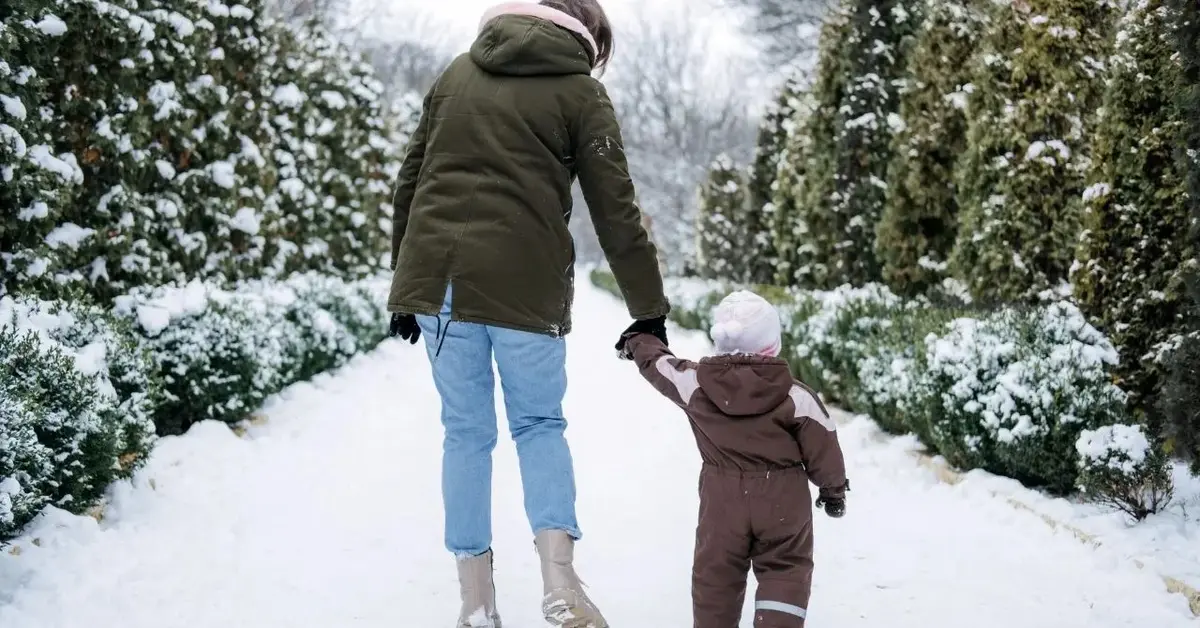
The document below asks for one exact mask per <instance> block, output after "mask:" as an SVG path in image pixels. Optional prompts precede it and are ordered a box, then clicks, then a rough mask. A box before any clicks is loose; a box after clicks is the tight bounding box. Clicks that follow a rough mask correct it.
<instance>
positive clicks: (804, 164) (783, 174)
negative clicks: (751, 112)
mask: <svg viewBox="0 0 1200 628" xmlns="http://www.w3.org/2000/svg"><path fill="white" fill-rule="evenodd" d="M792 110H793V111H792V117H791V119H790V120H787V121H785V122H784V128H785V130H786V131H787V137H786V138H785V141H784V145H783V149H782V152H781V153H780V155H779V160H778V165H777V172H776V175H775V180H774V182H772V184H771V201H770V206H771V213H770V219H771V224H770V225H768V227H769V229H770V237H771V240H772V246H771V250H772V251H773V252H774V256H775V257H774V259H773V260H772V261H773V266H774V268H773V274H772V275H771V276H770V277H765V278H764V280H765V283H774V284H776V285H780V286H790V285H792V284H793V283H794V282H795V278H796V276H797V274H796V273H797V269H798V264H799V255H800V251H801V249H802V247H803V246H804V244H805V241H806V240H807V233H808V225H807V223H806V222H805V216H806V215H807V214H806V213H805V212H804V209H803V204H802V202H801V197H802V194H803V191H804V175H805V173H806V172H807V168H808V161H809V159H810V155H809V151H810V150H812V146H811V144H812V142H811V137H812V136H811V135H810V134H809V133H808V132H807V126H808V124H809V121H810V119H811V116H812V112H813V98H812V93H811V92H809V91H804V92H802V93H798V94H796V95H795V97H794V99H793V104H792Z"/></svg>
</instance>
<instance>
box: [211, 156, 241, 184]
mask: <svg viewBox="0 0 1200 628" xmlns="http://www.w3.org/2000/svg"><path fill="white" fill-rule="evenodd" d="M208 170H209V173H210V174H211V175H212V179H213V183H216V184H217V185H219V186H221V187H223V188H225V189H226V190H232V189H233V186H235V185H237V178H236V177H235V175H234V166H233V164H232V163H230V162H228V161H217V162H213V163H212V164H210V165H209V166H208Z"/></svg>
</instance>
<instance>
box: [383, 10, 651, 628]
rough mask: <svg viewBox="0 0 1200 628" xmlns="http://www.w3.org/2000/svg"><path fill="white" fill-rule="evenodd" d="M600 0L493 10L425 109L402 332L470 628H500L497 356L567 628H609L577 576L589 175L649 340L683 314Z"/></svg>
mask: <svg viewBox="0 0 1200 628" xmlns="http://www.w3.org/2000/svg"><path fill="white" fill-rule="evenodd" d="M612 50H613V37H612V27H611V26H610V24H609V21H608V18H607V17H606V15H605V13H604V10H603V9H602V8H601V7H600V5H599V4H598V3H597V2H596V0H543V2H541V4H540V5H539V4H527V3H508V4H503V5H500V6H497V7H495V8H493V9H491V10H489V11H488V12H487V13H485V14H484V17H483V20H482V22H481V25H480V32H479V36H478V38H477V39H476V41H475V43H474V44H473V45H472V46H471V50H470V52H469V53H467V54H464V55H462V56H460V57H459V58H457V59H456V60H455V61H454V62H453V63H451V64H450V67H449V68H447V69H446V71H445V72H444V73H443V74H442V75H441V77H439V78H438V80H437V82H436V83H435V85H434V86H433V88H432V89H431V90H430V93H429V94H428V95H427V96H426V98H425V103H424V109H423V111H422V115H421V120H420V123H419V124H418V128H417V131H416V133H415V134H414V135H413V138H412V140H411V142H410V144H409V149H408V154H407V156H406V157H405V159H404V164H403V167H402V169H401V172H400V181H399V187H398V189H397V191H396V198H395V201H394V205H395V222H394V227H393V236H392V240H393V242H392V260H393V262H392V264H393V270H394V271H395V276H394V278H393V281H392V288H391V295H390V297H389V299H388V310H389V311H390V312H393V316H392V324H391V334H392V335H393V336H397V335H398V336H401V337H403V338H404V339H406V340H409V341H411V342H413V343H415V342H416V341H417V339H418V338H419V337H420V336H421V335H424V336H425V342H426V347H427V348H428V353H429V358H430V361H431V363H432V365H433V375H434V381H435V383H436V385H437V389H438V393H439V394H440V395H441V399H442V424H443V426H444V429H445V441H444V451H443V458H442V496H443V500H444V507H445V513H446V547H447V549H449V550H450V551H451V552H453V553H454V555H455V557H456V558H457V562H458V575H459V582H460V585H461V592H462V602H463V604H462V612H461V614H460V615H459V619H458V626H460V627H462V628H466V627H468V626H500V617H499V614H498V613H497V611H496V602H495V592H494V587H493V583H492V552H491V541H492V538H491V501H492V498H491V482H492V450H493V448H494V447H495V445H496V438H497V426H496V422H497V420H496V415H495V410H494V408H495V405H494V401H493V400H494V395H495V383H494V381H493V377H492V359H493V356H494V359H495V361H496V364H497V367H498V370H499V372H500V379H501V384H502V386H503V387H504V401H505V407H506V410H507V414H508V423H509V431H510V432H511V434H512V438H513V440H514V441H516V446H517V454H518V456H519V457H520V466H521V482H522V485H523V489H524V495H525V511H526V514H527V516H528V518H529V523H530V526H531V528H532V531H533V534H534V544H535V547H536V548H537V552H538V554H539V556H540V558H541V564H542V580H543V584H544V589H545V591H544V594H545V597H544V598H543V601H542V610H543V614H544V615H545V617H546V619H547V620H548V621H549V622H550V623H551V625H554V626H570V627H579V628H585V627H595V628H604V627H606V626H607V625H608V624H607V623H606V622H605V620H604V618H603V617H602V616H601V614H600V611H599V610H598V609H597V608H596V606H595V605H594V604H593V603H592V602H591V600H589V599H588V597H587V595H585V594H584V592H583V589H582V587H581V585H580V582H579V578H578V576H577V575H576V573H575V570H574V567H573V565H572V559H573V554H574V543H575V541H576V540H578V539H579V538H580V536H581V533H580V530H579V524H578V523H577V521H576V518H575V480H574V473H573V470H572V462H571V453H570V449H569V448H568V446H567V441H566V439H565V437H564V430H565V429H566V420H565V419H564V418H563V414H562V401H563V396H564V395H565V394H566V386H567V378H566V344H565V342H564V340H563V336H565V335H566V334H567V333H568V332H569V331H570V329H571V317H570V310H571V302H572V298H573V286H574V262H575V254H574V244H573V243H572V240H571V235H570V232H569V231H568V229H567V223H568V221H569V220H570V217H571V209H572V208H571V185H572V183H573V182H574V181H575V179H576V177H578V179H579V182H580V185H581V187H582V189H583V193H584V198H585V199H586V201H587V205H588V208H589V210H590V214H591V218H592V221H593V223H594V224H595V227H596V233H597V235H598V236H599V239H600V243H601V245H602V247H603V249H604V251H605V255H606V256H607V257H608V260H609V264H610V265H611V267H612V269H613V273H614V274H615V275H616V277H617V281H618V282H619V283H620V286H621V290H622V292H623V293H624V295H625V298H626V302H627V303H628V304H629V311H630V314H631V315H632V316H633V318H634V319H635V323H634V324H633V325H632V326H631V327H630V330H634V329H640V330H644V331H649V332H652V333H655V334H656V335H659V336H660V337H663V338H664V340H665V335H666V334H665V324H664V321H665V317H666V314H667V313H668V310H669V306H668V304H667V300H666V298H665V297H664V296H663V287H662V277H661V275H660V274H659V268H658V263H657V252H656V250H655V248H654V246H653V244H651V242H650V240H649V238H648V237H647V235H646V231H645V229H644V228H643V226H642V223H641V212H640V210H639V209H638V207H637V205H636V203H635V202H634V187H633V183H632V182H631V181H630V177H629V170H628V166H627V164H626V160H625V153H624V149H623V147H622V141H621V133H620V129H619V128H618V126H617V120H616V115H615V113H614V111H613V106H612V103H611V101H610V100H609V97H608V94H607V92H606V91H605V89H604V86H603V85H601V84H600V83H599V82H598V81H597V80H595V79H594V78H592V76H591V75H592V72H593V71H595V70H597V69H599V68H602V67H603V66H604V65H605V64H607V63H608V61H609V60H610V59H611V57H612Z"/></svg>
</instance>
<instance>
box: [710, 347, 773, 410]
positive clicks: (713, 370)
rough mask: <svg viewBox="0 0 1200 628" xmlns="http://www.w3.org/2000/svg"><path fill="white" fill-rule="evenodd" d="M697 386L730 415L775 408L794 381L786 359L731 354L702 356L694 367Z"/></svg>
mask: <svg viewBox="0 0 1200 628" xmlns="http://www.w3.org/2000/svg"><path fill="white" fill-rule="evenodd" d="M696 379H697V381H698V383H699V385H700V389H701V390H703V391H704V394H706V395H708V398H709V399H711V400H712V402H713V403H714V404H716V405H717V407H718V408H720V409H721V411H722V412H724V413H725V414H726V415H728V416H729V417H730V418H732V419H739V418H744V417H753V416H758V415H762V414H767V413H768V412H770V411H772V410H774V409H776V408H778V407H779V406H780V405H782V404H783V402H784V401H785V400H787V398H788V395H789V394H790V393H791V390H792V386H794V385H795V382H794V380H793V379H792V373H791V371H790V370H789V369H788V365H787V362H784V361H783V360H781V359H779V358H771V357H766V356H757V355H746V354H733V355H722V356H715V357H711V358H704V359H703V360H701V361H700V364H699V366H698V367H697V368H696Z"/></svg>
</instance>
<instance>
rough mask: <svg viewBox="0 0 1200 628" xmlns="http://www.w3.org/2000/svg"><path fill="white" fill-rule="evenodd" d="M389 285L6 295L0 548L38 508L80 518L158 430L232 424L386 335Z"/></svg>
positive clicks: (318, 279)
mask: <svg viewBox="0 0 1200 628" xmlns="http://www.w3.org/2000/svg"><path fill="white" fill-rule="evenodd" d="M386 286H387V283H386V280H383V279H379V278H371V279H366V280H359V281H353V282H346V281H342V280H339V279H334V278H329V277H325V276H321V275H317V274H312V273H309V274H300V275H295V276H293V277H291V278H289V279H287V280H285V281H279V282H275V281H254V282H246V283H243V284H242V285H239V286H237V288H236V289H233V290H224V289H218V288H215V287H213V286H212V285H210V284H205V283H202V282H199V281H194V282H192V283H190V284H187V285H185V286H181V287H171V288H159V289H153V290H148V289H143V290H140V291H135V292H134V293H133V294H131V295H127V296H124V297H119V298H118V299H117V300H116V303H115V308H114V309H113V310H104V309H101V308H98V307H88V306H80V305H77V304H75V303H73V302H66V301H58V302H45V301H37V300H32V299H14V298H13V297H3V298H0V443H4V445H5V446H4V447H3V448H2V449H0V540H4V539H6V538H10V537H12V536H13V535H15V534H16V533H18V532H19V531H20V529H21V528H22V527H23V526H24V525H25V524H26V523H28V522H29V521H30V519H32V518H33V517H34V516H35V515H36V514H37V513H38V512H39V511H40V510H41V508H42V507H44V506H47V505H53V506H57V507H59V508H63V509H65V510H68V511H71V512H76V513H81V512H84V511H86V510H87V509H88V508H89V507H91V506H92V505H94V504H95V503H96V502H97V501H98V500H99V498H100V497H101V496H102V495H103V493H104V491H105V489H106V488H107V486H108V484H109V483H111V482H112V481H113V480H117V479H120V478H123V477H128V476H129V475H130V474H131V473H132V472H133V471H134V470H135V469H137V467H138V466H139V465H140V464H141V462H142V461H143V460H144V458H145V456H146V454H147V453H148V452H149V450H150V448H151V446H152V445H153V442H154V438H155V433H156V432H157V434H159V435H168V434H180V433H182V432H184V431H185V430H187V428H188V427H189V426H191V425H192V424H193V423H196V422H198V421H203V420H218V421H225V422H228V423H234V422H237V421H240V420H242V419H244V418H246V416H247V415H248V414H249V413H250V412H252V411H253V410H254V409H255V408H257V407H259V406H260V405H261V404H262V402H263V401H264V400H265V399H266V398H267V397H268V396H269V395H272V394H274V393H276V392H279V391H280V390H282V389H283V388H284V387H285V386H287V385H289V384H292V383H294V382H297V381H301V380H304V379H308V378H310V377H312V376H313V375H315V374H316V373H319V372H321V371H325V370H328V369H331V368H335V367H337V366H340V365H342V364H344V363H345V362H346V361H347V360H349V359H350V357H351V356H353V355H355V354H356V353H360V352H362V351H365V350H368V349H370V348H372V347H374V346H375V345H377V344H378V343H379V342H381V341H382V340H383V338H384V336H385V332H386V329H385V326H384V324H383V321H384V320H385V317H386V313H385V311H384V308H383V305H382V304H383V303H384V302H385V301H384V299H383V296H384V295H383V292H384V290H385V289H386Z"/></svg>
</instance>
